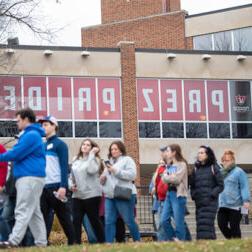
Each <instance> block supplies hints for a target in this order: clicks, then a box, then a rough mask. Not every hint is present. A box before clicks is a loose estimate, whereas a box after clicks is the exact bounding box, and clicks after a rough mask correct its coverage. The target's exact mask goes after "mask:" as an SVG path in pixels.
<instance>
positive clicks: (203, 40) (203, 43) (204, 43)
mask: <svg viewBox="0 0 252 252" xmlns="http://www.w3.org/2000/svg"><path fill="white" fill-rule="evenodd" d="M193 48H194V50H208V51H212V50H213V45H212V36H211V34H206V35H202V36H197V37H194V38H193Z"/></svg>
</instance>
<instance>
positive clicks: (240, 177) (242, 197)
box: [219, 166, 250, 208]
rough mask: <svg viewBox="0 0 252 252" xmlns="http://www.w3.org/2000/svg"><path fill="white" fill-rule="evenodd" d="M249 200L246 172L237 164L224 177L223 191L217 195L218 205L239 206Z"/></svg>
mask: <svg viewBox="0 0 252 252" xmlns="http://www.w3.org/2000/svg"><path fill="white" fill-rule="evenodd" d="M249 201H250V189H249V182H248V177H247V174H246V173H245V172H244V171H243V170H242V169H241V168H240V167H238V166H236V167H235V168H234V169H233V170H231V171H230V172H229V174H228V175H227V176H226V178H225V179H224V191H223V192H222V193H221V194H220V195H219V207H226V208H236V207H241V206H242V205H243V203H244V202H249Z"/></svg>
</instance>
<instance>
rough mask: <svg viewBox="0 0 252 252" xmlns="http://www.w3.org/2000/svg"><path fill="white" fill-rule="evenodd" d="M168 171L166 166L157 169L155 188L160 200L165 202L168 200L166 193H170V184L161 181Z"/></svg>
mask: <svg viewBox="0 0 252 252" xmlns="http://www.w3.org/2000/svg"><path fill="white" fill-rule="evenodd" d="M165 171H166V167H165V166H159V167H158V169H157V174H156V179H155V188H156V193H157V197H158V200H160V201H164V200H165V198H166V193H167V191H168V184H166V183H164V182H163V181H162V179H161V176H162V174H163V173H164V172H165Z"/></svg>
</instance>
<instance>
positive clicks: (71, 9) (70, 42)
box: [11, 0, 252, 46]
mask: <svg viewBox="0 0 252 252" xmlns="http://www.w3.org/2000/svg"><path fill="white" fill-rule="evenodd" d="M153 1H155V0H153ZM249 3H252V0H181V5H182V6H181V7H182V9H184V10H186V11H188V12H189V14H195V13H201V12H207V11H212V10H217V9H223V8H229V7H233V6H238V5H245V4H249ZM42 12H43V13H44V15H46V16H47V17H48V19H47V23H48V22H50V23H52V25H53V27H64V28H63V29H62V30H61V31H60V32H58V34H57V38H55V42H54V45H62V46H80V45H81V27H85V26H90V25H96V24H100V23H101V10H100V0H59V3H56V0H43V7H42ZM48 20H49V21H48ZM16 34H17V35H18V37H19V41H20V44H37V45H41V44H46V42H45V41H40V40H38V39H36V38H34V37H33V36H32V35H31V34H28V33H27V32H24V31H19V30H17V31H16V32H15V34H11V35H16Z"/></svg>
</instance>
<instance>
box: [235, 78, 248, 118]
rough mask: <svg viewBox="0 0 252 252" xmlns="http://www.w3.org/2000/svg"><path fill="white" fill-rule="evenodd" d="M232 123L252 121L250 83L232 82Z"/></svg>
mask: <svg viewBox="0 0 252 252" xmlns="http://www.w3.org/2000/svg"><path fill="white" fill-rule="evenodd" d="M230 101H231V114H232V121H251V120H252V108H251V90H250V82H249V81H230Z"/></svg>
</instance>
